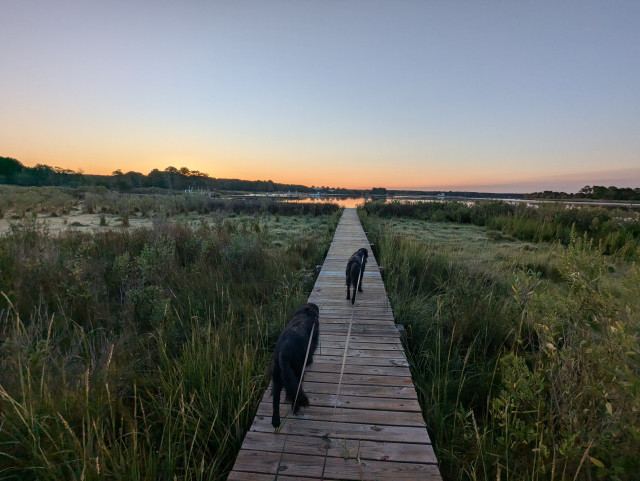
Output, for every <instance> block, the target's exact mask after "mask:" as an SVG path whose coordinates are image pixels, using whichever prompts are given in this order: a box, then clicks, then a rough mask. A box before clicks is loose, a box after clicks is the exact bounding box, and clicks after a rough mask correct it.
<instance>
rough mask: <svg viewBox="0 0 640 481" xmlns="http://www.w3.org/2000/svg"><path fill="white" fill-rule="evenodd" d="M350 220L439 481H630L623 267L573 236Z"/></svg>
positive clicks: (634, 335) (634, 325) (628, 270)
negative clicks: (378, 281)
mask: <svg viewBox="0 0 640 481" xmlns="http://www.w3.org/2000/svg"><path fill="white" fill-rule="evenodd" d="M360 215H361V219H362V221H363V223H364V225H365V229H366V230H367V231H368V236H369V239H370V241H371V242H373V243H374V244H375V245H374V250H375V253H376V256H377V258H378V261H379V263H380V265H383V266H385V269H384V271H383V275H384V281H385V286H386V288H387V291H388V293H389V297H390V301H391V304H392V306H393V309H394V315H395V318H396V321H397V322H399V323H402V324H404V325H405V327H406V328H407V356H408V359H409V362H410V365H411V369H412V376H413V379H414V382H415V383H416V388H417V391H418V395H419V400H420V403H421V406H422V409H423V413H424V416H425V419H426V422H427V425H428V427H429V432H430V436H431V439H432V441H433V443H434V447H435V449H436V452H437V455H438V459H439V461H440V469H441V471H442V473H443V476H444V477H445V479H449V480H457V479H464V480H467V479H468V480H478V479H483V480H495V479H499V480H507V479H508V480H543V479H544V480H547V479H550V480H564V479H570V480H574V479H584V480H591V479H607V480H632V479H636V477H637V473H638V469H640V460H639V459H640V458H639V457H638V456H637V447H638V440H639V439H640V422H639V421H638V419H639V418H638V412H639V410H640V396H639V394H640V351H639V349H638V345H639V341H640V318H639V312H640V302H639V299H640V269H639V268H638V266H637V265H636V264H633V263H625V262H624V261H623V260H622V259H620V258H619V257H618V258H612V257H611V256H603V255H602V250H601V249H600V248H599V247H597V246H596V243H595V242H594V240H593V239H591V238H589V235H588V234H585V233H579V232H577V230H575V229H574V230H573V231H572V232H570V233H569V241H568V243H567V246H563V245H561V243H560V242H556V243H553V244H549V243H545V242H521V241H517V240H513V239H509V238H505V237H506V236H508V235H509V234H505V233H503V232H502V231H500V233H501V234H502V235H497V234H496V232H492V231H491V229H486V228H480V227H475V226H472V225H468V224H452V223H450V222H446V223H443V222H440V223H437V222H436V223H434V222H430V221H424V220H416V219H412V218H411V217H408V216H407V217H395V218H391V219H384V218H380V217H378V216H376V215H373V214H371V213H367V212H365V211H360ZM494 230H495V229H494Z"/></svg>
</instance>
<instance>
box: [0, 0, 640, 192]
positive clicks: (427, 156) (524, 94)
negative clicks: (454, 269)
mask: <svg viewBox="0 0 640 481" xmlns="http://www.w3.org/2000/svg"><path fill="white" fill-rule="evenodd" d="M0 19H1V22H2V23H1V28H0V155H3V156H10V157H15V158H17V159H19V160H20V161H22V162H23V163H25V164H27V165H34V164H35V163H45V164H49V165H57V166H61V167H66V168H71V169H74V170H78V169H82V170H84V171H85V172H87V173H111V172H112V171H113V170H116V169H122V170H123V171H128V170H136V171H140V172H143V173H147V172H149V171H150V170H151V169H152V168H160V169H164V168H165V167H167V166H169V165H172V166H174V167H178V168H179V167H183V166H186V167H189V168H190V169H192V170H200V171H203V172H207V173H209V175H211V176H214V177H239V178H245V179H265V180H266V179H272V180H274V181H276V182H295V183H302V184H306V185H330V186H342V187H372V186H385V187H388V188H424V189H442V190H449V189H454V190H462V189H464V190H480V191H503V192H504V191H510V192H530V191H534V190H542V189H552V190H565V191H577V190H578V189H579V188H580V187H582V186H584V185H586V184H590V185H594V184H597V185H607V186H608V185H616V186H618V187H640V1H638V0H633V1H614V2H604V1H591V0H584V1H539V2H531V1H512V2H507V1H487V2H477V1H463V2H453V1H444V0H438V1H435V0H433V1H431V0H424V1H418V0H416V1H408V0H393V1H376V0H368V1H364V0H363V1H349V0H343V1H338V0H323V1H309V0H295V1H294V0H292V1H269V2H266V1H242V0H239V1H232V2H222V1H198V2H196V1H191V2H189V1H185V2H175V1H120V0H115V1H102V2H93V1H55V2H52V1H44V0H34V1H24V0H0Z"/></svg>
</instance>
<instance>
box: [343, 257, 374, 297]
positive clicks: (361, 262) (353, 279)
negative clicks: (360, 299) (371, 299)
mask: <svg viewBox="0 0 640 481" xmlns="http://www.w3.org/2000/svg"><path fill="white" fill-rule="evenodd" d="M367 257H369V251H368V250H367V249H365V248H364V247H362V248H361V249H358V250H357V251H356V252H355V253H354V254H353V255H352V256H351V257H350V258H349V262H347V299H351V304H353V303H354V302H356V286H357V287H358V292H362V277H363V276H364V267H365V266H366V265H367ZM358 279H360V283H358ZM351 286H353V296H350V295H349V288H350V287H351Z"/></svg>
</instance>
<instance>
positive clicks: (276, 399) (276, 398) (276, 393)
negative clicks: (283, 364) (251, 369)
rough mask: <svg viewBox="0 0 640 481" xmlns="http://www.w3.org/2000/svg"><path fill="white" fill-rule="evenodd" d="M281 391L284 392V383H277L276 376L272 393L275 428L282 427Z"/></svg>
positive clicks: (272, 418)
mask: <svg viewBox="0 0 640 481" xmlns="http://www.w3.org/2000/svg"><path fill="white" fill-rule="evenodd" d="M280 391H282V383H281V382H280V380H277V381H276V376H274V377H273V387H272V388H271V393H272V394H273V415H272V416H271V425H272V426H273V427H274V428H277V427H278V426H280Z"/></svg>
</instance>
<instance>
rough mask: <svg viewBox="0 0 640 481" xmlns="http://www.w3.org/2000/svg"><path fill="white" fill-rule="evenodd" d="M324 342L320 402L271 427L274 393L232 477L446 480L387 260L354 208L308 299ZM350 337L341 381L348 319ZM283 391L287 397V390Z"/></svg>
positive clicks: (317, 375)
mask: <svg viewBox="0 0 640 481" xmlns="http://www.w3.org/2000/svg"><path fill="white" fill-rule="evenodd" d="M360 247H366V248H367V249H368V250H369V259H368V262H367V267H366V271H365V273H364V281H363V291H364V292H362V293H358V295H357V297H356V302H355V307H352V305H351V302H350V301H348V300H346V299H345V297H346V286H345V268H346V264H347V260H348V259H349V257H350V256H351V254H353V253H354V252H355V251H356V250H358V249H359V248H360ZM309 302H314V303H316V304H317V305H318V306H319V307H320V338H319V343H318V348H317V350H316V353H315V355H314V362H313V364H310V365H309V366H308V367H307V370H306V372H305V375H304V381H303V386H304V390H305V392H306V393H307V395H308V396H309V401H310V403H311V405H310V406H309V407H306V408H301V410H300V411H299V413H298V414H297V415H293V414H291V405H290V403H284V402H283V403H281V406H280V412H281V416H282V423H283V424H282V426H281V430H280V432H278V433H276V432H274V428H273V427H272V426H271V410H272V398H271V387H269V389H268V390H267V391H266V392H265V395H264V397H263V398H262V401H261V403H260V406H259V407H258V411H257V413H256V417H255V419H254V421H253V424H252V426H251V428H250V430H249V431H248V432H247V434H246V436H245V438H244V441H243V443H242V448H241V450H240V452H239V453H238V457H237V458H236V462H235V465H234V467H233V470H232V471H231V473H230V474H229V477H228V478H227V479H228V481H294V480H298V481H318V480H325V481H330V480H334V481H335V480H362V481H374V480H381V481H382V480H393V481H408V480H440V479H441V478H440V473H439V471H438V465H437V460H436V456H435V454H434V452H433V447H432V446H431V441H430V440H429V436H428V434H427V429H426V426H425V423H424V420H423V418H422V413H421V411H420V406H419V404H418V399H417V395H416V391H415V389H414V386H413V381H412V380H411V374H410V372H409V366H408V363H407V360H406V358H405V355H404V350H403V347H402V343H401V341H400V336H399V334H398V330H397V328H396V326H395V323H394V320H393V313H392V311H391V307H390V305H389V300H388V298H387V294H386V291H385V288H384V284H383V283H382V277H381V276H380V272H379V269H378V265H377V263H376V260H375V258H374V256H373V253H372V251H371V246H370V245H369V241H368V240H367V237H366V235H365V233H364V231H363V229H362V226H361V224H360V221H359V219H358V216H357V214H356V210H355V209H345V210H344V214H343V215H342V217H341V219H340V223H339V224H338V227H337V228H336V233H335V237H334V239H333V242H332V243H331V247H330V249H329V252H328V253H327V257H326V259H325V261H324V264H323V266H322V270H321V271H320V274H319V276H318V279H317V281H316V283H315V286H314V288H313V291H312V293H311V295H310V296H309ZM352 315H353V322H352V328H351V335H350V337H349V342H348V350H347V357H346V364H345V368H344V374H343V376H342V383H341V386H340V390H339V393H338V382H339V379H340V371H341V367H342V360H343V354H344V348H345V344H346V336H347V333H348V328H349V322H350V320H351V316H352ZM283 395H284V393H283Z"/></svg>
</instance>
